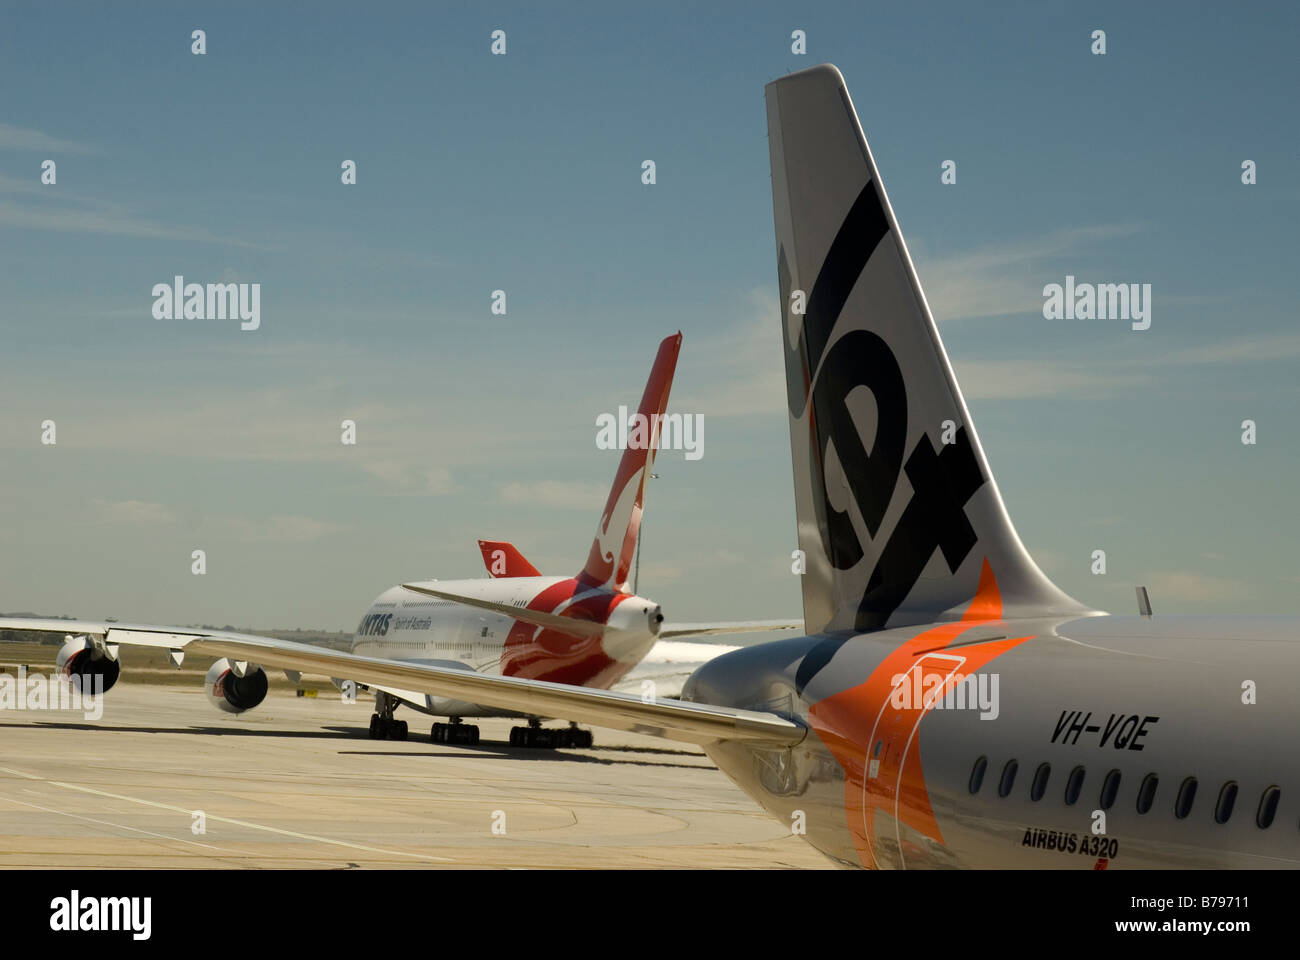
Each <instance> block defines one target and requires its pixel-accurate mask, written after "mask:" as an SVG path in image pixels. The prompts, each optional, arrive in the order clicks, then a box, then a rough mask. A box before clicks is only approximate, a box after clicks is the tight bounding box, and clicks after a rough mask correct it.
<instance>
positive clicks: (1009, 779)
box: [998, 760, 1020, 797]
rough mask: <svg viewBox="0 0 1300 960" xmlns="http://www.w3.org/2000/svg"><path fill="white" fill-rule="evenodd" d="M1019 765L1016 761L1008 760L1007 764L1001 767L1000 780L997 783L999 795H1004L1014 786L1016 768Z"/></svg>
mask: <svg viewBox="0 0 1300 960" xmlns="http://www.w3.org/2000/svg"><path fill="white" fill-rule="evenodd" d="M1019 767H1020V764H1018V763H1016V761H1014V760H1008V761H1007V765H1006V766H1005V767H1003V768H1002V780H1001V782H999V783H998V796H999V797H1005V796H1006V795H1007V794H1008V793H1010V792H1011V788H1012V787H1013V786H1015V783H1016V770H1017V769H1019Z"/></svg>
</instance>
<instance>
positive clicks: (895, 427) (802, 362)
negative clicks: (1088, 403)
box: [767, 65, 1085, 633]
mask: <svg viewBox="0 0 1300 960" xmlns="http://www.w3.org/2000/svg"><path fill="white" fill-rule="evenodd" d="M767 123H768V142H769V145H770V150H771V160H772V196H773V208H774V215H775V221H776V246H777V272H778V276H779V279H780V287H781V304H782V315H783V324H782V327H783V334H784V337H783V339H784V344H785V366H786V388H787V399H788V401H789V409H790V444H791V452H792V455H793V461H794V482H795V499H796V513H797V521H798V531H799V547H800V549H801V550H802V551H803V552H804V560H805V563H806V571H805V574H804V576H803V577H802V585H803V602H804V618H805V622H806V629H807V630H808V632H809V633H816V632H824V631H831V630H874V629H878V628H881V627H885V626H898V625H904V624H911V623H930V622H934V621H939V620H946V619H956V618H958V617H960V616H961V615H962V613H963V612H964V611H966V608H967V607H968V605H970V604H971V603H972V600H973V599H974V598H975V597H976V594H977V590H978V588H979V587H980V585H981V573H982V572H983V571H984V570H985V568H986V567H987V569H988V571H989V576H990V577H991V578H992V579H991V583H990V582H987V581H986V582H985V587H986V589H983V590H979V595H980V597H981V598H982V599H981V601H980V602H981V603H983V604H986V605H987V606H988V612H989V613H992V614H993V615H994V616H1007V617H1012V616H1027V615H1039V614H1042V615H1051V614H1057V613H1061V614H1074V613H1082V612H1085V608H1084V607H1082V606H1081V605H1080V604H1079V603H1078V602H1077V601H1075V600H1073V599H1072V598H1071V597H1069V596H1067V595H1066V594H1065V593H1063V592H1062V591H1061V590H1060V589H1059V588H1058V587H1057V586H1056V585H1055V584H1053V583H1052V582H1051V581H1050V580H1048V579H1047V577H1046V576H1044V575H1043V573H1042V571H1040V570H1039V569H1038V567H1037V566H1036V565H1035V564H1034V561H1033V560H1032V559H1031V558H1030V556H1029V554H1028V553H1027V552H1026V551H1025V548H1024V546H1023V545H1022V544H1021V542H1020V539H1019V537H1017V535H1016V532H1015V530H1014V529H1013V527H1012V525H1011V521H1010V519H1009V518H1008V516H1007V513H1006V509H1005V507H1004V506H1003V504H1002V498H1001V497H1000V495H999V494H998V490H997V486H996V484H995V483H994V481H993V475H992V473H991V472H990V470H989V466H988V463H987V462H986V460H985V458H984V452H983V450H981V449H980V445H979V440H978V439H977V438H976V436H975V428H974V426H973V425H972V424H971V419H970V414H969V413H968V412H967V410H966V405H965V403H964V402H963V401H962V397H961V391H960V390H959V389H958V387H957V382H956V379H955V378H954V377H953V373H952V368H951V367H950V366H949V364H948V357H947V355H946V354H945V353H944V349H943V345H942V343H941V342H940V340H939V332H938V329H937V328H936V327H935V323H934V319H933V317H932V316H931V314H930V308H929V306H928V305H927V304H926V301H925V295H924V293H922V291H921V284H920V282H919V281H918V279H917V276H916V270H915V268H914V267H913V266H912V261H911V258H910V257H909V256H908V253H907V246H906V245H905V243H904V242H903V237H902V234H901V232H900V231H899V228H898V221H897V220H896V219H895V217H894V212H893V209H892V208H891V207H890V205H889V198H888V197H887V196H886V195H885V189H884V186H883V185H882V184H881V182H880V174H879V172H878V171H877V169H876V164H875V161H874V160H873V159H872V156H871V150H870V149H869V148H868V146H867V141H866V138H865V137H864V136H863V134H862V128H861V126H859V124H858V117H857V114H856V112H855V111H854V109H853V102H852V101H851V100H850V99H849V94H848V90H847V89H846V88H845V86H844V78H843V77H842V76H840V72H839V71H838V70H837V69H836V68H835V67H833V66H830V65H822V66H818V67H813V68H811V69H808V70H803V71H800V72H799V73H795V74H792V75H790V76H787V77H783V78H782V79H780V80H777V81H775V82H773V83H770V84H768V86H767ZM988 587H991V591H990V589H987V588H988ZM994 599H996V601H997V602H996V603H994V602H993V600H994Z"/></svg>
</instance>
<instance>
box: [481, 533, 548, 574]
mask: <svg viewBox="0 0 1300 960" xmlns="http://www.w3.org/2000/svg"><path fill="white" fill-rule="evenodd" d="M478 548H479V550H481V551H483V564H484V566H486V567H487V571H488V573H489V574H490V575H491V576H494V577H540V576H541V573H540V572H539V571H538V569H537V568H536V567H534V566H533V565H532V564H531V563H529V562H528V561H527V560H525V559H524V555H523V554H522V553H520V552H519V551H518V550H516V549H515V545H514V544H513V543H507V542H506V541H504V540H480V541H479V542H478Z"/></svg>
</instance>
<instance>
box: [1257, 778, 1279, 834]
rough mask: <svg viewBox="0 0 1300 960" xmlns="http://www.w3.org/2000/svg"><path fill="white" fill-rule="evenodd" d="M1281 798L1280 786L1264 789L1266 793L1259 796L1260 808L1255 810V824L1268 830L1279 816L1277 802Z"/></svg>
mask: <svg viewBox="0 0 1300 960" xmlns="http://www.w3.org/2000/svg"><path fill="white" fill-rule="evenodd" d="M1281 799H1282V791H1281V790H1280V789H1279V788H1278V787H1269V788H1268V789H1267V790H1265V791H1264V795H1263V796H1262V797H1260V798H1259V809H1258V810H1256V811H1255V826H1257V827H1259V829H1261V830H1267V829H1268V828H1269V827H1271V826H1272V825H1273V818H1274V817H1275V816H1277V802H1278V801H1279V800H1281Z"/></svg>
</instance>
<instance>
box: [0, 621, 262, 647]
mask: <svg viewBox="0 0 1300 960" xmlns="http://www.w3.org/2000/svg"><path fill="white" fill-rule="evenodd" d="M6 630H15V631H25V632H31V633H64V634H70V635H71V636H74V637H80V636H93V637H99V638H101V639H102V640H103V641H104V643H105V644H107V645H110V646H111V645H113V644H121V643H125V644H129V645H133V646H137V647H164V648H167V649H183V648H184V647H185V645H186V644H188V643H189V642H190V641H192V640H197V639H199V638H200V637H227V638H230V639H233V640H254V641H261V642H263V643H279V642H280V641H279V640H276V639H275V638H274V637H261V636H257V635H255V634H250V633H231V632H229V631H225V630H206V629H204V628H202V627H158V626H153V625H150V624H138V623H118V622H116V621H113V620H63V619H60V618H58V617H0V631H6Z"/></svg>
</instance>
